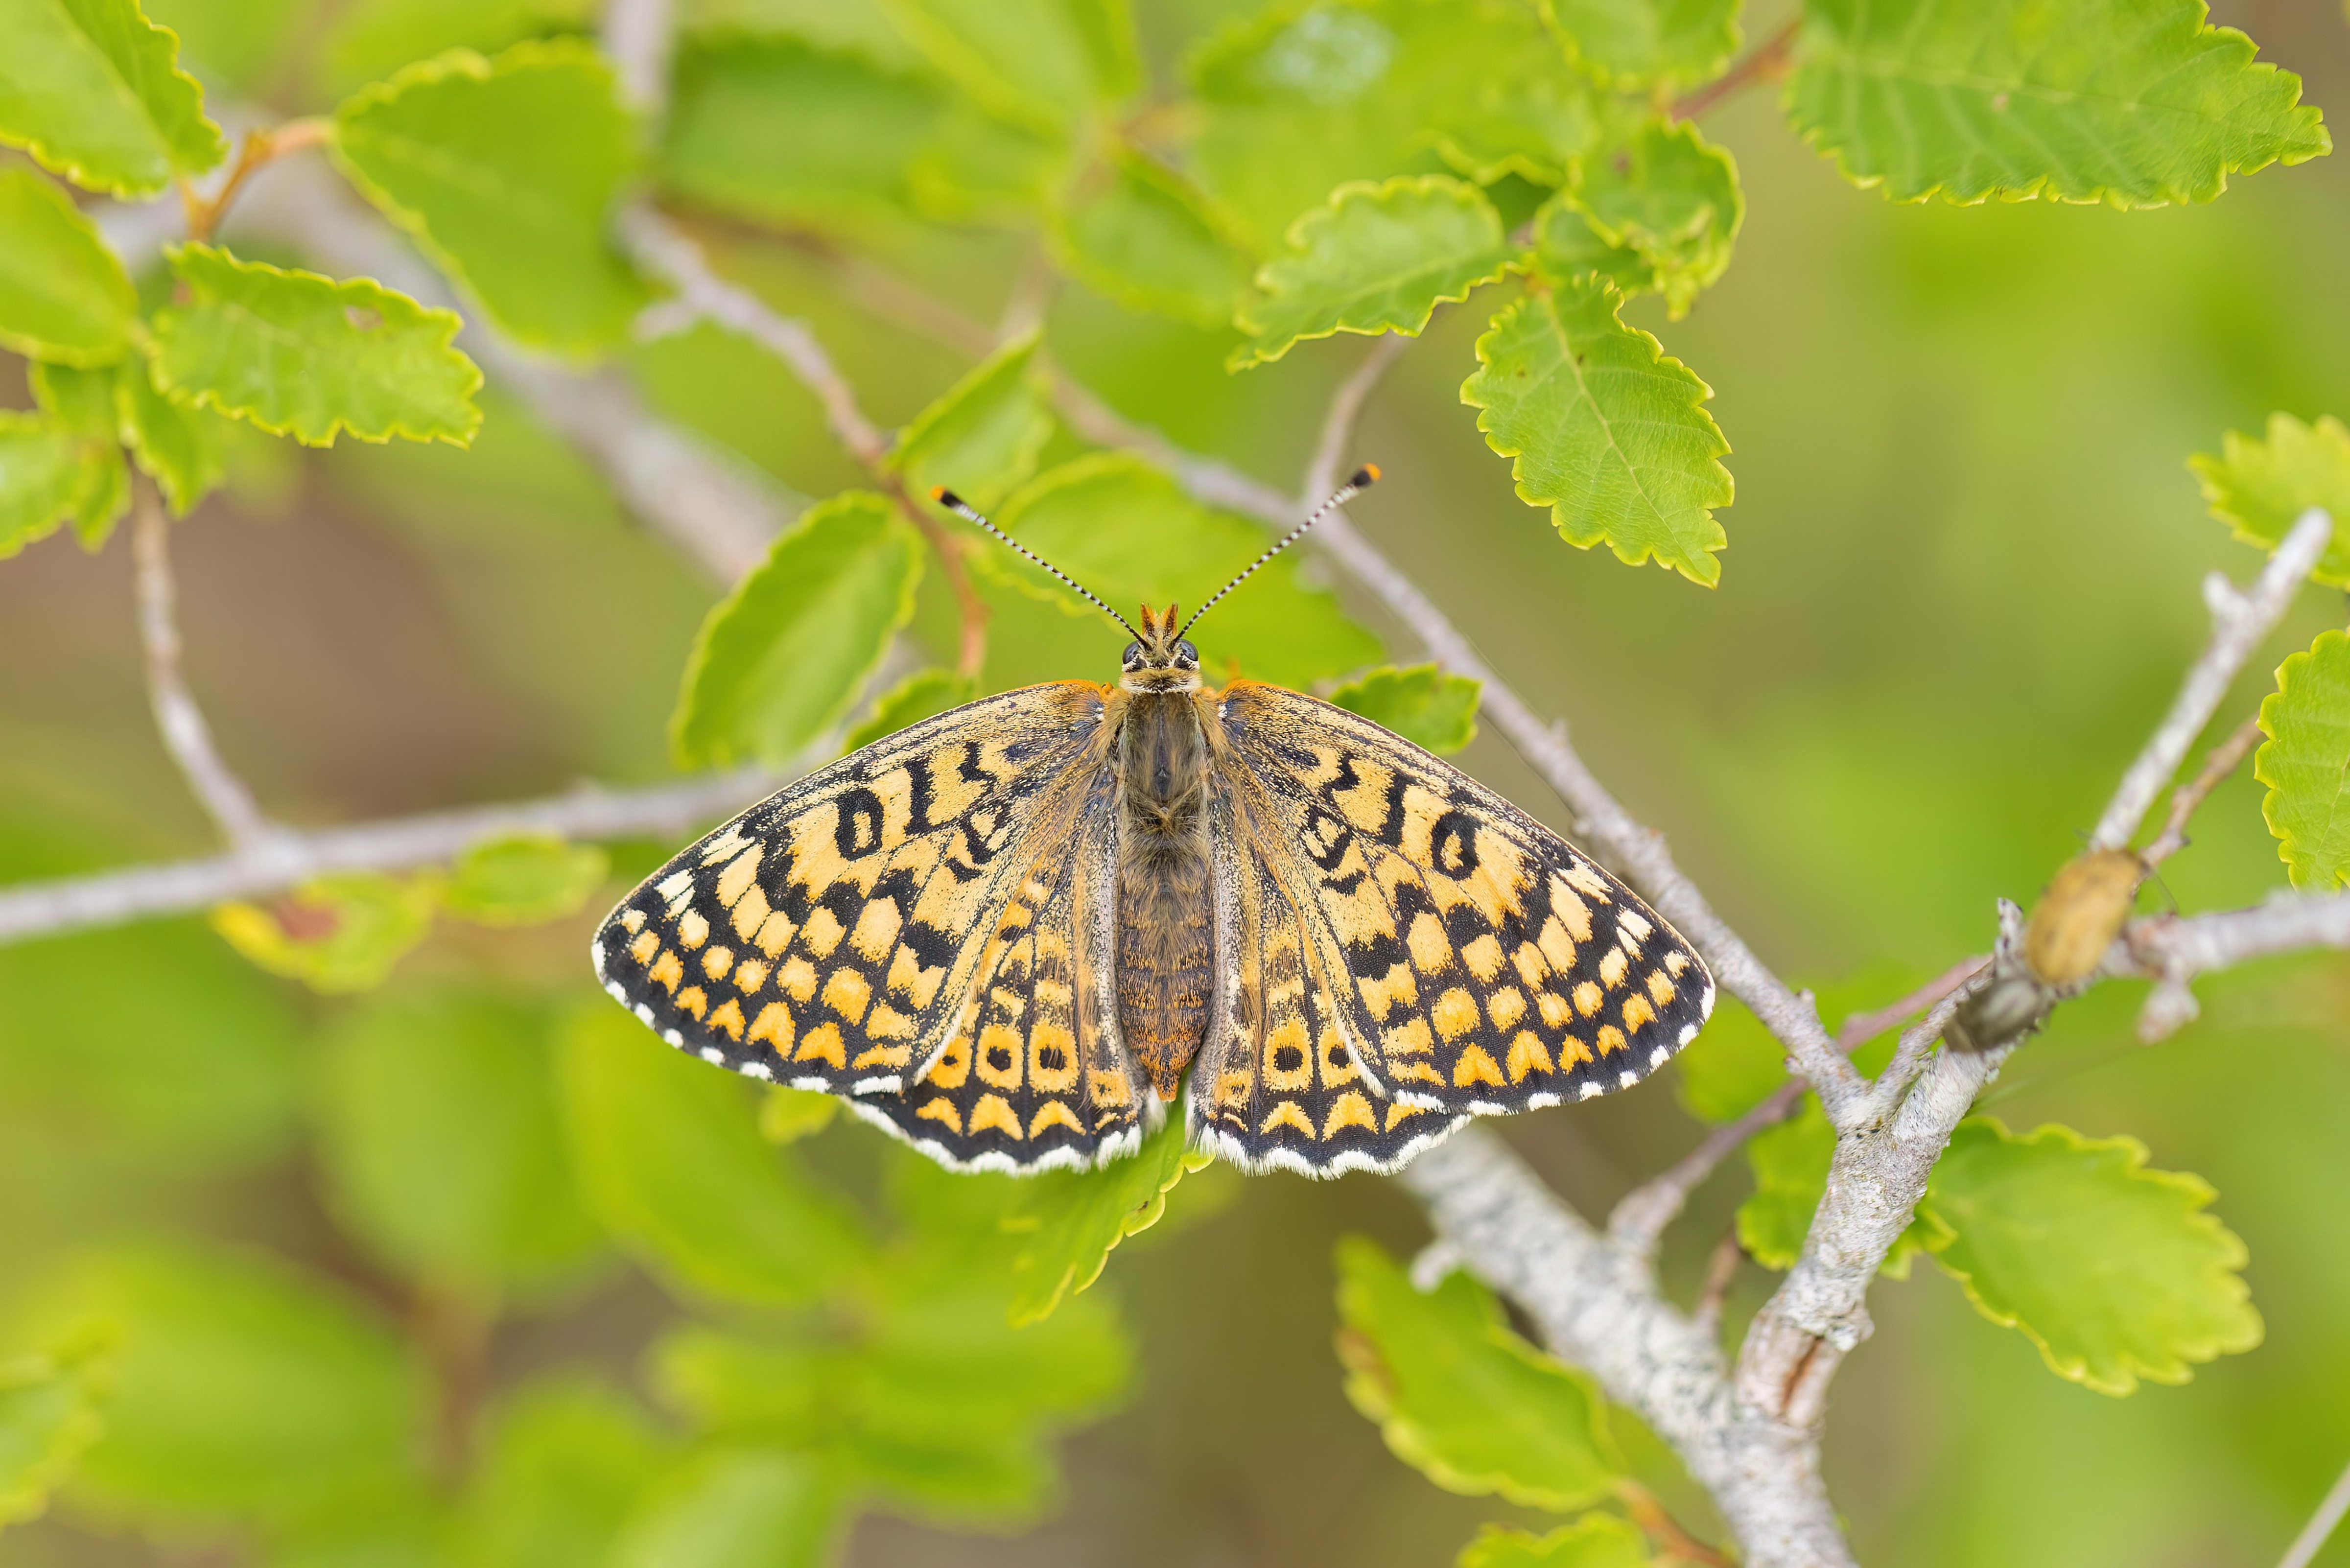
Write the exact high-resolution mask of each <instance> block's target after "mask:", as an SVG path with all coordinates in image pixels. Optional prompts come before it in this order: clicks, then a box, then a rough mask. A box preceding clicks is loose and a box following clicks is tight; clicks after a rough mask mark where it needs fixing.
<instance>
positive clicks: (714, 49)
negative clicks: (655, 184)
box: [659, 36, 945, 224]
mask: <svg viewBox="0 0 2350 1568" xmlns="http://www.w3.org/2000/svg"><path fill="white" fill-rule="evenodd" d="M944 112H945V110H944V109H943V108H942V107H941V103H940V100H939V94H938V92H937V89H936V88H933V87H932V86H931V85H930V84H928V83H925V82H924V81H923V80H921V78H918V77H914V76H911V75H909V74H907V73H905V72H902V71H899V70H894V69H891V68H889V67H887V66H883V65H879V64H877V63H875V62H874V61H873V60H872V59H871V58H869V57H866V56H864V55H861V54H849V53H841V52H836V51H831V50H826V49H820V48H813V47H809V46H807V45H806V44H803V43H800V42H798V41H796V40H795V39H790V38H743V37H735V36H721V37H718V38H713V39H710V40H707V41H704V42H699V43H691V44H689V45H688V47H686V48H685V50H684V51H683V53H682V54H681V57H680V58H679V61H678V68H677V86H676V91H675V96H674V101H673V102H672V104H671V109H670V114H669V120H668V124H667V128H666V130H665V132H664V135H663V140H662V142H661V147H660V159H659V162H660V177H661V180H662V182H663V183H665V184H666V185H668V186H669V187H670V189H671V190H673V191H675V192H678V193H679V194H681V195H683V196H686V197H688V198H690V199H691V200H693V201H695V202H702V203H705V204H707V205H709V206H712V207H716V208H719V209H721V210H723V211H725V212H730V213H740V214H742V215H743V216H744V217H748V218H753V219H757V220H761V221H764V222H772V223H795V222H796V223H818V224H829V223H838V222H839V220H840V218H841V217H842V215H843V214H845V213H846V214H855V213H869V212H872V211H874V210H876V209H877V208H886V207H889V206H893V205H899V204H902V203H903V202H906V201H907V199H908V196H909V191H908V185H907V182H908V177H909V171H910V169H911V167H912V165H913V164H914V161H915V160H916V158H917V157H918V155H920V153H921V152H922V151H924V149H925V148H926V147H927V146H928V145H929V144H930V142H931V136H932V132H933V130H934V129H935V128H936V126H937V125H938V123H939V122H940V120H941V117H942V115H943V114H944Z"/></svg>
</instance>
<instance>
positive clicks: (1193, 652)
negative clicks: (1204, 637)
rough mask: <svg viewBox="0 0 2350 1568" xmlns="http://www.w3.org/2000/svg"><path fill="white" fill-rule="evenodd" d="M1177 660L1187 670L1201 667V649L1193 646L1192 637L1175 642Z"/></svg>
mask: <svg viewBox="0 0 2350 1568" xmlns="http://www.w3.org/2000/svg"><path fill="white" fill-rule="evenodd" d="M1175 662H1176V663H1178V664H1180V665H1181V666H1182V667H1183V668H1184V669H1186V670H1197V669H1199V668H1200V650H1199V649H1196V648H1194V647H1192V646H1191V639H1188V638H1186V639H1181V640H1179V641H1178V642H1177V643H1176V644H1175Z"/></svg>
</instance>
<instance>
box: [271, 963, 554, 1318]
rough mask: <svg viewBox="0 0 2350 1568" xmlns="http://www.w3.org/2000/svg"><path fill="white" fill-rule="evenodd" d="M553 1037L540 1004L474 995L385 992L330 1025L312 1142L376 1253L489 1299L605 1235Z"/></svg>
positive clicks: (549, 1271)
mask: <svg viewBox="0 0 2350 1568" xmlns="http://www.w3.org/2000/svg"><path fill="white" fill-rule="evenodd" d="M550 1044H551V1042H550V1039H549V1028H548V1021H547V1018H546V1013H545V1012H544V1011H543V1010H541V1009H538V1008H535V1007H529V1006H525V1005H521V1004H519V1003H517V1002H512V1001H509V1000H506V999H504V998H501V997H498V996H494V995H491V994H488V993H485V992H473V991H458V990H441V991H434V992H425V993H423V994H421V995H411V996H405V997H402V998H400V999H399V1000H396V1001H392V1000H387V1001H383V1002H376V1003H374V1004H372V1005H370V1006H369V1007H368V1008H366V1009H365V1010H364V1011H362V1012H359V1013H358V1014H356V1015H355V1016H353V1017H352V1018H350V1019H349V1020H348V1022H347V1023H345V1024H344V1025H343V1026H342V1027H341V1028H340V1029H338V1031H337V1032H336V1033H335V1035H334V1036H333V1038H332V1040H331V1042H330V1044H329V1045H328V1050H327V1053H326V1055H325V1059H324V1062H323V1064H322V1065H323V1069H324V1070H323V1073H322V1075H321V1078H320V1085H319V1086H320V1095H319V1120H320V1126H321V1130H322V1131H323V1132H324V1133H325V1134H326V1135H327V1136H326V1137H323V1138H321V1139H320V1140H319V1142H318V1145H317V1149H318V1154H319V1157H320V1158H321V1160H322V1161H323V1163H324V1165H325V1167H326V1175H327V1180H328V1194H329V1196H330V1198H331V1199H332V1200H333V1202H334V1204H335V1209H336V1211H337V1213H338V1215H340V1216H341V1217H342V1219H343V1220H344V1221H345V1222H346V1223H347V1224H348V1226H349V1227H350V1229H351V1230H352V1231H355V1232H356V1233H357V1234H358V1235H359V1236H360V1237H361V1238H362V1239H363V1240H365V1241H367V1243H368V1244H369V1247H370V1248H371V1249H372V1250H373V1251H375V1252H376V1253H377V1255H378V1256H380V1257H381V1258H383V1259H384V1260H385V1261H387V1262H390V1263H391V1264H393V1265H394V1266H396V1267H397V1268H399V1269H400V1270H401V1271H402V1272H405V1273H407V1274H408V1275H409V1276H410V1277H411V1278H412V1279H416V1280H419V1281H421V1282H424V1283H425V1284H427V1285H429V1286H432V1287H434V1288H437V1289H441V1290H454V1291H457V1292H460V1293H463V1296H464V1298H465V1299H467V1300H469V1301H471V1302H473V1303H481V1304H483V1305H488V1304H491V1303H496V1302H497V1301H499V1300H500V1299H501V1298H502V1297H504V1295H505V1294H507V1293H509V1292H524V1293H528V1292H531V1291H533V1290H536V1289H539V1288H543V1287H545V1286H546V1285H548V1284H551V1283H556V1282H561V1281H563V1280H565V1279H567V1278H568V1277H570V1276H573V1275H576V1274H577V1273H578V1272H579V1269H580V1265H581V1264H582V1263H583V1262H585V1261H586V1260H587V1259H588V1258H589V1257H590V1256H592V1255H593V1253H594V1252H595V1250H596V1247H597V1244H598V1241H599V1240H600V1236H599V1233H598V1231H597V1229H596V1225H595V1222H594V1220H591V1219H589V1218H588V1215H587V1210H586V1208H585V1206H584V1204H583V1202H582V1200H581V1199H580V1196H579V1192H578V1189H577V1185H576V1183H575V1181H574V1179H573V1176H572V1171H571V1165H570V1158H569V1155H568V1153H567V1150H566V1148H565V1147H564V1142H563V1128H562V1124H561V1119H560V1116H559V1115H558V1113H557V1109H556V1097H555V1086H554V1064H553V1060H552V1054H551V1051H550Z"/></svg>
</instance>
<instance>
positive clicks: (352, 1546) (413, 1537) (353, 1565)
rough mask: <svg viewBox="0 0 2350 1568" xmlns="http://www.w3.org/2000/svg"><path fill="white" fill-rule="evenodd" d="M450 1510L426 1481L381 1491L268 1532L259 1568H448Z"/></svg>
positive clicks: (411, 1481)
mask: <svg viewBox="0 0 2350 1568" xmlns="http://www.w3.org/2000/svg"><path fill="white" fill-rule="evenodd" d="M447 1514H448V1511H447V1509H446V1508H445V1507H444V1506H443V1505H442V1501H441V1499H440V1497H439V1495H438V1494H437V1493H436V1492H435V1491H434V1490H433V1489H432V1487H431V1486H430V1485H429V1484H428V1483H427V1482H426V1481H425V1480H424V1479H423V1478H422V1477H418V1478H415V1479H414V1480H409V1481H406V1482H402V1483H399V1484H393V1485H388V1486H380V1487H376V1488H373V1489H370V1490H369V1491H367V1492H364V1493H361V1494H358V1495H355V1496H352V1497H349V1498H344V1499H338V1500H337V1501H336V1502H335V1503H334V1505H333V1506H332V1507H330V1508H327V1509H324V1510H321V1511H317V1512H315V1513H307V1514H305V1515H304V1516H303V1517H301V1518H299V1519H296V1520H294V1521H289V1522H287V1523H286V1524H283V1525H280V1526H278V1527H277V1528H276V1529H274V1530H272V1531H270V1532H269V1539H268V1545H267V1547H266V1549H265V1551H264V1552H261V1553H260V1554H259V1555H257V1556H256V1557H255V1560H254V1561H255V1563H256V1564H257V1565H258V1568H447V1564H448V1563H449V1549H450V1548H449V1521H448V1517H447Z"/></svg>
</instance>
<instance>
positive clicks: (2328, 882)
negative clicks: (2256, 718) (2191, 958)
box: [2252, 631, 2350, 892]
mask: <svg viewBox="0 0 2350 1568" xmlns="http://www.w3.org/2000/svg"><path fill="white" fill-rule="evenodd" d="M2261 733H2262V734H2264V735H2266V736H2267V737H2268V739H2267V740H2266V741H2265V742H2262V746H2261V749H2260V751H2259V752H2258V753H2255V754H2254V756H2253V758H2252V776H2253V777H2254V778H2256V779H2258V780H2259V781H2260V782H2261V783H2262V784H2266V785H2268V786H2269V793H2268V798H2267V799H2265V800H2264V801H2262V803H2261V814H2262V815H2263V816H2265V817H2267V818H2268V824H2269V831H2270V832H2271V833H2272V834H2274V835H2275V836H2276V841H2277V853H2278V854H2279V855H2281V856H2282V857H2284V863H2285V868H2286V870H2287V871H2288V872H2289V873H2290V874H2291V876H2292V877H2293V886H2294V887H2296V888H2311V889H2314V890H2315V891H2318V892H2332V891H2333V890H2334V889H2335V888H2340V887H2342V886H2343V885H2344V884H2345V883H2350V636H2345V634H2344V633H2342V632H2339V631H2328V632H2321V633H2320V634H2319V635H2318V639H2317V640H2316V641H2315V642H2313V643H2311V644H2310V645H2309V647H2308V648H2307V649H2305V650H2304V651H2303V652H2300V653H2296V654H2293V655H2292V656H2291V657H2289V658H2288V659H2285V661H2284V662H2283V663H2282V664H2281V665H2279V666H2278V667H2277V689H2276V690H2275V691H2272V692H2271V693H2270V694H2269V696H2268V698H2267V700H2266V701H2263V702H2262V704H2261Z"/></svg>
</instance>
